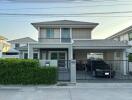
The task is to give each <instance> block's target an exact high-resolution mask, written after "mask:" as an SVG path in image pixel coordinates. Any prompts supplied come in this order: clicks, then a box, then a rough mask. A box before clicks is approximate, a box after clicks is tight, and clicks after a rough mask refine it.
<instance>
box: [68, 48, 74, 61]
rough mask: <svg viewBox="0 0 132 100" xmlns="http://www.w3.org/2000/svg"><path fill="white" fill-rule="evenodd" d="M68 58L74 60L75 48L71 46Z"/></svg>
mask: <svg viewBox="0 0 132 100" xmlns="http://www.w3.org/2000/svg"><path fill="white" fill-rule="evenodd" d="M68 60H73V48H72V46H70V47H69V48H68Z"/></svg>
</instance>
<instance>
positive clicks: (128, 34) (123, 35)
mask: <svg viewBox="0 0 132 100" xmlns="http://www.w3.org/2000/svg"><path fill="white" fill-rule="evenodd" d="M106 39H110V40H116V41H122V42H124V43H128V45H131V46H132V26H129V27H127V28H125V29H123V30H121V31H119V32H117V33H116V34H114V35H112V36H110V37H108V38H106ZM126 52H128V53H131V54H132V47H131V48H128V49H127V50H126Z"/></svg>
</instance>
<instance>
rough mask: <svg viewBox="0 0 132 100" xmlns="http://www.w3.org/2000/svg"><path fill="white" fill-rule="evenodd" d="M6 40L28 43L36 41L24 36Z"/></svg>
mask: <svg viewBox="0 0 132 100" xmlns="http://www.w3.org/2000/svg"><path fill="white" fill-rule="evenodd" d="M8 42H10V43H29V42H37V41H35V40H34V39H32V38H30V37H25V38H19V39H15V40H10V41H8Z"/></svg>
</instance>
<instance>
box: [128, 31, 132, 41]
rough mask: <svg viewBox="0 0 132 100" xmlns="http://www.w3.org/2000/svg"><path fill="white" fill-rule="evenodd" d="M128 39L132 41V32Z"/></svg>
mask: <svg viewBox="0 0 132 100" xmlns="http://www.w3.org/2000/svg"><path fill="white" fill-rule="evenodd" d="M128 37H129V41H131V40H132V32H130V33H129V34H128Z"/></svg>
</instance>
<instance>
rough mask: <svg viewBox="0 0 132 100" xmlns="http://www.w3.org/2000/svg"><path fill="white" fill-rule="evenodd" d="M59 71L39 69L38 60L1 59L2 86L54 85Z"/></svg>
mask: <svg viewBox="0 0 132 100" xmlns="http://www.w3.org/2000/svg"><path fill="white" fill-rule="evenodd" d="M56 81H57V69H56V68H54V67H43V68H42V67H39V61H37V60H24V59H0V84H34V85H35V84H36V85H37V84H54V83H56Z"/></svg>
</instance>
